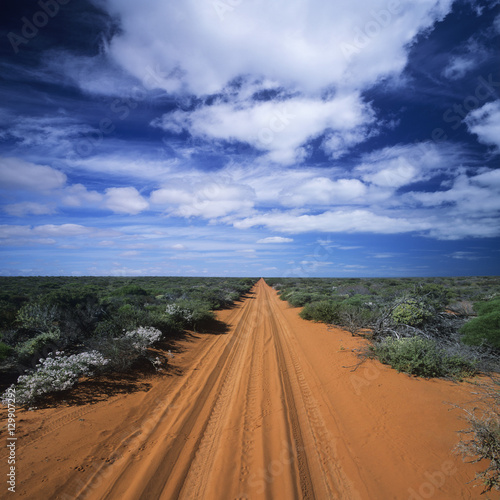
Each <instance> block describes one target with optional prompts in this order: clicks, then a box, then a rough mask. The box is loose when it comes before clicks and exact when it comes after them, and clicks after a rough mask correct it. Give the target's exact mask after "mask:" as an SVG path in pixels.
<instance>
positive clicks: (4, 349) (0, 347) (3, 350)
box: [0, 342, 12, 361]
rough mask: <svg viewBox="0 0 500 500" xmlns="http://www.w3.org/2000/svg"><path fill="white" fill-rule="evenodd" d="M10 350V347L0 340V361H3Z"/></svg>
mask: <svg viewBox="0 0 500 500" xmlns="http://www.w3.org/2000/svg"><path fill="white" fill-rule="evenodd" d="M11 352H12V347H10V346H9V345H7V344H6V343H4V342H0V361H3V360H4V359H5V358H7V356H8V355H9V354H10V353H11Z"/></svg>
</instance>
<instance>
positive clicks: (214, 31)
mask: <svg viewBox="0 0 500 500" xmlns="http://www.w3.org/2000/svg"><path fill="white" fill-rule="evenodd" d="M451 5H452V1H451V0H444V1H443V0H441V1H436V0H423V1H421V2H411V1H409V0H400V1H395V2H389V3H388V2H387V1H386V0H370V1H367V0H356V1H354V2H349V3H337V2H326V3H325V2H323V1H321V0H313V1H310V2H299V1H293V2H290V1H285V0H276V1H275V2H273V3H272V4H271V3H269V2H265V1H264V0H257V1H254V2H239V3H238V4H236V5H233V4H232V3H231V2H227V3H224V2H207V3H201V4H200V3H196V5H195V4H192V3H189V2H184V3H179V2H176V3H171V2H161V1H159V0H148V1H147V2H145V3H144V2H143V3H140V4H139V3H137V2H134V1H133V0H126V1H124V0H110V1H108V2H106V4H104V7H105V8H107V9H108V10H109V11H110V13H111V14H113V15H115V16H117V17H118V18H119V19H120V20H121V27H122V30H121V31H120V32H119V33H117V34H116V35H115V36H114V38H113V39H112V40H111V42H110V44H109V49H108V53H109V56H110V57H111V58H112V59H113V60H114V61H115V62H117V63H118V64H119V65H121V66H122V67H123V68H125V69H126V70H127V71H128V72H129V73H131V74H132V75H134V76H135V77H136V78H138V79H142V78H143V77H144V74H145V72H146V71H147V67H155V66H156V65H158V66H159V67H161V68H162V71H163V74H162V78H161V80H159V81H158V83H157V85H158V86H160V87H161V88H164V89H165V90H167V91H168V92H172V91H181V90H184V89H186V90H187V91H188V92H191V93H193V94H197V95H203V94H212V93H217V92H220V91H221V89H223V88H224V87H225V86H226V85H227V83H228V82H230V81H232V80H234V79H235V78H237V77H240V76H242V75H254V76H256V77H266V78H268V79H271V80H273V81H276V82H278V83H279V84H280V85H284V86H289V87H294V88H298V89H300V90H303V91H306V92H308V93H311V92H317V91H318V90H321V89H324V88H326V87H328V86H331V85H332V84H333V85H340V86H342V85H344V82H346V80H349V82H350V84H351V85H352V84H353V82H357V83H356V84H357V85H359V86H363V85H366V84H368V83H369V84H371V83H373V82H375V81H377V80H378V79H380V78H381V77H383V76H386V75H388V74H393V73H395V72H399V71H400V70H401V69H402V68H403V67H404V65H405V62H406V51H407V47H408V45H409V43H410V42H411V40H412V39H413V38H414V37H415V36H416V35H417V34H418V33H419V32H421V31H422V30H425V29H428V28H430V27H431V26H432V25H433V24H434V23H435V22H436V21H438V20H441V19H443V17H444V16H445V15H446V14H447V13H448V12H449V10H450V8H451ZM224 6H225V7H224ZM221 7H222V9H221ZM256 34H258V35H256ZM242 54H244V57H242Z"/></svg>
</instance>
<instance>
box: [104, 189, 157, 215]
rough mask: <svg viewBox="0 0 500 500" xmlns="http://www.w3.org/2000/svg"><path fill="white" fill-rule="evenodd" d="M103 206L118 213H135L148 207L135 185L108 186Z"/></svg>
mask: <svg viewBox="0 0 500 500" xmlns="http://www.w3.org/2000/svg"><path fill="white" fill-rule="evenodd" d="M104 206H105V207H106V208H109V209H110V210H112V211H113V212H116V213H119V214H129V215H137V214H138V213H140V212H142V211H144V210H146V209H147V208H149V203H148V202H147V201H146V200H145V199H144V198H143V197H142V196H141V194H140V193H139V191H137V189H136V188H135V187H123V188H117V187H113V188H108V189H106V194H105V197H104Z"/></svg>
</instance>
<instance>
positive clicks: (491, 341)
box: [460, 299, 500, 349]
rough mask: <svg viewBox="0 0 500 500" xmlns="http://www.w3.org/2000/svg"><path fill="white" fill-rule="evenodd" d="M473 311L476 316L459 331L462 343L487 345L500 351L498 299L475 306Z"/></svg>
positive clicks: (499, 305)
mask: <svg viewBox="0 0 500 500" xmlns="http://www.w3.org/2000/svg"><path fill="white" fill-rule="evenodd" d="M474 309H475V310H476V311H477V314H478V316H477V318H473V319H471V320H470V321H468V322H467V323H466V324H465V325H463V326H462V328H461V329H460V333H461V334H462V341H463V342H464V343H465V344H469V345H481V344H488V345H490V346H491V347H493V348H495V349H500V299H495V300H490V301H489V302H483V303H478V304H475V305H474Z"/></svg>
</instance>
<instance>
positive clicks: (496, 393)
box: [266, 277, 500, 492]
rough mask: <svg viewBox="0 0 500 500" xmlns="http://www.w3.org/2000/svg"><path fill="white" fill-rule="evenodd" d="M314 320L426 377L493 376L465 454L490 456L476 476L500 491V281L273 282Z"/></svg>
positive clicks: (473, 416)
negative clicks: (363, 340) (346, 333)
mask: <svg viewBox="0 0 500 500" xmlns="http://www.w3.org/2000/svg"><path fill="white" fill-rule="evenodd" d="M266 281H267V283H268V284H270V285H271V286H273V287H274V288H275V289H276V290H278V293H279V295H280V298H281V299H282V300H286V301H288V303H289V304H290V305H292V306H293V307H302V310H301V312H300V316H301V317H302V318H304V319H307V320H312V321H318V322H323V323H326V324H330V325H336V326H340V327H342V328H344V329H346V330H348V331H349V332H351V334H352V335H357V336H362V337H365V338H366V339H368V340H369V341H370V344H369V346H368V354H369V356H372V357H376V358H378V359H379V360H380V361H381V362H382V363H385V364H388V365H390V366H392V367H393V368H394V369H396V370H398V371H400V372H405V373H408V374H411V375H415V376H421V377H447V378H452V379H455V380H457V379H458V380H461V379H463V378H466V377H470V376H472V375H475V374H477V373H481V374H489V375H491V376H492V377H493V384H486V385H481V390H480V392H481V394H482V396H481V398H480V401H481V405H480V406H478V408H474V409H473V410H464V411H466V417H467V420H468V423H469V426H470V427H469V428H468V429H466V430H464V431H463V434H464V435H465V436H467V437H468V438H467V439H464V440H462V441H461V443H460V444H459V446H458V451H459V452H460V453H462V455H463V456H464V458H465V459H468V460H469V461H470V462H479V461H482V460H485V461H487V462H488V465H487V467H486V469H485V470H484V471H483V472H482V473H480V474H478V476H477V480H478V481H480V482H481V483H482V485H483V488H484V491H485V492H486V491H490V490H491V489H496V490H499V489H500V379H499V378H498V373H500V278H498V277H467V278H428V279H420V278H419V279H417V278H401V279H390V278H388V279H378V278H373V279H329V278H328V279H326V278H325V279H323V278H303V279H294V278H279V279H278V278H277V279H267V280H266Z"/></svg>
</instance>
